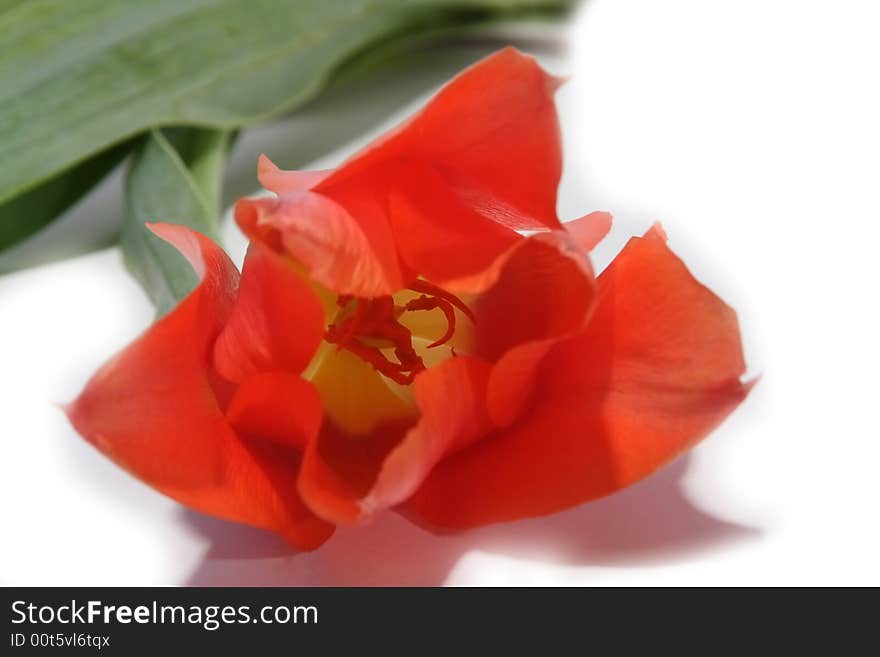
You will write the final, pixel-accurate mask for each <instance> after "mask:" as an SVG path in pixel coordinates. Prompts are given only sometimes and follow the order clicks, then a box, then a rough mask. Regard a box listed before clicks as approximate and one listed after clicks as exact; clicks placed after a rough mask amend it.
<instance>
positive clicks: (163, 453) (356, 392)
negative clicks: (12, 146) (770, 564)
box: [69, 49, 748, 549]
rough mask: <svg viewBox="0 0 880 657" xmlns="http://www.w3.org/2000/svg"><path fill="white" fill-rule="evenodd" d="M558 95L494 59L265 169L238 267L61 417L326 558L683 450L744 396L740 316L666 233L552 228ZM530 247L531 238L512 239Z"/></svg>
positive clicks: (191, 243)
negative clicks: (409, 111)
mask: <svg viewBox="0 0 880 657" xmlns="http://www.w3.org/2000/svg"><path fill="white" fill-rule="evenodd" d="M557 85H558V81H557V80H556V79H554V78H552V77H550V76H548V75H547V74H545V73H544V72H543V71H542V70H541V69H540V68H539V67H538V65H537V64H536V63H535V62H534V61H533V60H532V59H531V58H528V57H526V56H523V55H522V54H520V53H518V52H517V51H515V50H513V49H505V50H503V51H501V52H499V53H497V54H495V55H493V56H491V57H489V58H488V59H486V60H484V61H482V62H480V63H478V64H476V65H475V66H473V67H471V68H469V69H468V70H466V71H465V72H463V73H462V74H461V75H459V76H458V77H457V78H455V79H454V80H453V81H452V82H451V83H450V84H449V85H447V86H446V87H445V88H444V89H443V90H442V91H441V92H440V93H439V94H438V95H437V96H436V97H435V98H434V99H433V100H432V101H431V102H430V103H429V104H428V105H427V106H426V107H425V108H424V109H423V110H422V111H421V112H419V113H418V114H417V115H415V116H414V117H413V118H411V119H410V120H409V121H407V122H406V123H404V124H403V125H402V126H400V127H399V128H397V129H396V130H394V131H392V132H391V133H390V134H388V135H386V136H385V137H383V138H381V139H379V140H378V141H376V142H375V143H373V144H372V145H370V146H369V147H368V148H366V149H365V150H364V151H362V152H361V153H359V154H357V155H355V156H354V157H352V158H351V159H350V160H348V161H347V162H345V163H344V164H342V166H340V167H339V168H338V169H335V170H333V171H326V172H288V171H281V170H279V169H278V168H276V167H275V166H274V165H273V164H272V163H271V162H270V161H269V160H268V159H266V158H262V159H261V161H260V166H259V174H260V180H261V181H262V183H263V185H264V186H265V187H267V188H269V189H270V190H272V191H274V192H276V194H277V197H275V198H260V199H244V200H241V201H239V202H238V204H237V206H236V213H235V214H236V220H237V222H238V224H239V226H240V227H241V228H242V229H243V230H244V232H245V233H246V234H247V235H248V237H249V238H250V240H251V244H250V248H249V251H248V255H247V258H246V260H245V264H244V268H243V271H242V273H241V277H240V280H239V274H238V272H237V271H236V269H235V268H234V267H233V265H232V264H231V262H230V261H229V259H228V258H227V256H226V255H225V254H224V253H223V252H222V251H221V250H220V249H219V248H218V247H217V246H216V245H215V244H213V243H212V242H211V241H210V240H208V239H207V238H205V237H204V236H202V235H199V234H197V233H194V232H192V231H190V230H188V229H186V228H183V227H180V226H173V225H167V224H157V225H154V226H152V230H153V231H154V232H155V233H156V234H157V235H159V236H160V237H162V238H164V239H165V240H167V241H168V242H170V243H172V244H173V245H174V246H176V247H177V248H178V250H180V252H181V253H182V254H183V255H184V256H186V257H187V258H188V259H189V261H190V263H191V264H192V265H193V267H194V268H195V270H196V271H197V273H198V274H199V276H200V278H201V283H200V285H199V286H198V288H197V289H196V290H195V291H194V292H192V293H191V294H190V296H188V297H187V298H186V299H184V300H183V301H182V302H181V303H180V304H179V305H178V306H177V308H176V309H175V310H174V311H173V312H171V313H170V314H169V315H167V316H166V317H164V318H162V319H161V320H159V321H158V322H157V323H156V324H155V325H154V326H152V327H151V328H150V329H149V330H148V331H147V332H146V333H145V334H144V335H143V336H141V337H140V338H139V339H138V340H136V341H135V342H134V343H133V344H131V345H130V346H129V347H127V348H126V349H125V350H124V351H123V352H122V353H121V354H119V355H117V356H116V357H115V358H114V359H112V360H111V361H110V362H109V363H108V364H107V365H105V366H104V368H103V369H101V370H100V371H99V372H98V373H97V374H96V375H95V377H94V378H93V379H92V380H91V381H90V382H89V384H88V385H87V386H86V389H85V390H84V391H83V393H82V395H81V396H80V397H79V398H78V399H77V400H76V401H75V402H74V403H73V404H71V406H70V408H69V415H70V418H71V420H72V422H73V424H74V426H75V427H76V429H77V430H78V431H79V432H80V433H81V434H82V435H83V436H84V437H85V438H86V439H87V440H88V441H89V442H91V443H92V444H94V445H95V446H96V447H97V448H98V449H100V450H101V451H103V452H104V453H105V454H106V455H107V456H109V457H110V458H112V459H113V460H114V461H116V462H117V463H118V464H119V465H121V466H122V467H124V468H126V469H127V470H128V471H129V472H131V473H132V474H134V475H135V476H137V477H139V478H140V479H142V480H143V481H145V482H147V483H148V484H150V485H151V486H153V487H155V488H156V489H158V490H160V491H161V492H163V493H165V494H166V495H169V496H171V497H173V498H175V499H177V500H179V501H180V502H182V503H183V504H186V505H187V506H190V507H192V508H194V509H197V510H199V511H202V512H205V513H209V514H212V515H216V516H219V517H222V518H227V519H230V520H235V521H239V522H244V523H248V524H251V525H255V526H258V527H263V528H267V529H271V530H274V531H277V532H279V533H280V534H282V535H283V536H284V537H285V538H287V539H288V540H289V541H290V542H291V543H292V544H293V545H295V546H296V547H298V548H301V549H312V548H315V547H317V546H318V545H320V544H321V543H322V542H324V541H325V540H326V539H327V538H328V537H329V536H330V534H331V533H332V532H333V529H334V527H335V525H337V524H343V523H352V522H356V521H358V520H361V519H363V518H366V517H368V516H370V515H371V514H373V513H376V512H377V511H380V510H382V509H385V508H396V509H397V510H399V511H401V512H402V513H404V514H405V515H406V516H407V517H408V518H411V519H412V520H413V521H415V522H417V523H419V524H421V525H423V526H426V527H430V528H435V529H439V530H448V529H459V528H466V527H472V526H476V525H483V524H487V523H492V522H497V521H506V520H514V519H517V518H524V517H529V516H535V515H541V514H547V513H552V512H555V511H559V510H561V509H565V508H568V507H571V506H574V505H577V504H580V503H582V502H585V501H588V500H592V499H595V498H598V497H601V496H604V495H608V494H609V493H613V492H614V491H616V490H619V489H621V488H623V487H625V486H628V485H630V484H632V483H634V482H636V481H638V480H639V479H641V478H643V477H645V476H647V475H649V474H650V473H651V472H653V471H654V470H656V469H657V468H659V467H660V466H662V465H663V464H665V463H668V462H669V461H671V460H672V459H674V458H675V457H676V456H677V455H679V454H681V453H682V452H683V451H685V450H687V449H689V448H690V447H691V446H693V445H694V444H695V443H696V442H697V441H698V440H699V439H701V438H702V437H704V436H705V435H706V434H707V433H708V432H709V431H710V430H711V429H712V428H713V427H714V426H715V425H717V424H718V423H719V422H720V421H721V420H722V419H723V418H724V417H725V416H726V415H727V414H728V413H729V412H730V411H731V410H733V409H734V408H735V407H736V406H737V404H739V402H740V401H742V399H743V398H744V397H745V395H746V394H747V391H748V386H747V385H744V384H743V383H741V381H740V379H741V376H742V375H743V372H744V364H743V357H742V351H741V346H740V337H739V332H738V328H737V321H736V316H735V314H734V312H733V311H732V310H731V309H730V308H729V307H728V306H726V305H725V304H724V303H723V302H722V301H721V300H720V299H718V298H717V297H716V296H715V295H714V294H712V292H711V291H709V290H708V289H707V288H705V287H704V286H702V285H701V284H700V283H699V282H697V281H696V280H695V279H694V278H693V277H692V276H691V274H690V273H689V272H688V271H687V269H686V268H685V266H684V265H683V264H682V262H681V261H680V260H679V259H678V258H677V257H676V256H675V255H673V254H672V253H671V252H670V251H669V249H668V248H667V246H666V239H665V235H664V234H663V232H662V231H661V230H660V229H659V227H655V228H652V229H651V230H650V231H648V233H647V234H646V235H645V236H643V237H639V238H633V239H632V240H631V241H630V242H629V244H627V246H626V247H625V248H624V249H623V251H622V252H621V253H620V255H618V257H617V258H616V259H615V260H614V262H613V263H612V264H611V265H610V266H609V267H608V269H607V270H605V271H604V272H603V273H602V274H601V275H600V276H599V277H598V278H594V276H593V272H592V269H591V267H590V264H589V260H588V257H587V253H588V251H589V250H590V249H591V248H592V247H593V246H594V245H595V244H596V243H597V242H598V241H599V240H600V239H601V238H602V237H603V236H604V235H605V233H606V232H607V230H608V228H609V227H610V217H609V215H607V214H605V213H594V214H590V215H587V216H586V217H584V218H582V219H580V220H578V221H576V222H572V223H567V224H564V225H563V224H561V223H560V222H559V220H558V218H557V216H556V212H555V205H556V188H557V185H558V182H559V177H560V162H561V160H560V142H559V134H558V125H557V119H556V113H555V108H554V104H553V92H554V90H555V88H556V86H557ZM524 231H528V232H530V233H532V234H531V236H529V237H525V236H523V234H522V232H524Z"/></svg>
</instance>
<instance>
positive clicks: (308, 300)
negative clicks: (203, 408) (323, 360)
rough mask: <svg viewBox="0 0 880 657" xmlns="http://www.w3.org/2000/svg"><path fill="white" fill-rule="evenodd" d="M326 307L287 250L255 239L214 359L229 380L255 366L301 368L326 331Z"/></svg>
mask: <svg viewBox="0 0 880 657" xmlns="http://www.w3.org/2000/svg"><path fill="white" fill-rule="evenodd" d="M325 324H326V319H325V317H324V307H323V305H322V304H321V302H320V300H319V299H318V297H317V296H315V294H314V292H312V289H311V287H310V286H309V284H308V282H307V281H306V280H305V279H304V278H303V277H302V276H301V275H300V274H299V273H298V272H297V271H296V269H295V268H294V265H293V263H292V262H291V261H290V260H289V259H288V258H286V257H285V256H283V255H280V254H278V253H275V252H273V251H271V250H270V249H268V248H266V247H265V246H264V245H262V244H261V243H260V242H252V243H251V246H250V248H249V249H248V253H247V257H246V258H245V262H244V268H243V271H242V276H241V287H240V291H239V294H238V298H237V299H236V301H235V305H234V306H233V309H232V313H231V315H230V317H229V321H228V322H227V324H226V326H225V327H224V329H223V331H222V332H221V333H220V336H219V337H218V339H217V342H216V344H215V345H214V364H215V366H216V368H217V370H218V371H219V372H220V374H222V375H223V376H224V377H226V378H227V379H229V380H230V381H236V382H238V381H241V380H242V379H243V378H245V377H246V376H248V375H250V374H253V373H255V372H263V371H267V370H284V371H286V372H292V373H299V372H301V371H302V370H303V368H305V366H306V365H307V364H308V363H309V361H310V360H311V359H312V356H313V355H314V353H315V349H317V347H318V345H319V344H320V342H321V339H322V337H323V335H324V326H325Z"/></svg>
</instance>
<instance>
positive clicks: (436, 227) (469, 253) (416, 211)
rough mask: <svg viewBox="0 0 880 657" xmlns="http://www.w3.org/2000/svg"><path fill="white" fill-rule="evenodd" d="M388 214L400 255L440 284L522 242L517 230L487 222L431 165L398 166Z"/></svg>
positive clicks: (469, 272) (477, 268)
mask: <svg viewBox="0 0 880 657" xmlns="http://www.w3.org/2000/svg"><path fill="white" fill-rule="evenodd" d="M388 212H389V216H390V219H391V225H392V228H393V230H394V236H395V240H396V243H397V248H398V250H399V252H400V257H401V259H402V260H403V261H404V262H405V263H406V264H407V265H408V266H409V268H410V269H412V270H413V271H417V272H418V273H419V274H420V275H422V276H424V277H425V278H427V279H429V280H431V281H432V282H434V283H436V284H438V285H440V286H444V285H445V284H446V283H447V282H449V281H454V280H456V279H460V278H462V277H468V276H472V275H473V274H474V272H482V271H484V270H486V269H488V268H491V267H492V265H493V263H494V262H495V260H496V259H497V258H498V257H499V256H501V255H502V254H503V253H505V252H506V251H507V250H508V249H510V248H511V247H512V246H513V245H514V244H516V243H518V242H519V241H521V240H522V237H521V236H520V235H519V233H517V232H516V231H514V230H512V229H510V228H507V227H506V226H503V225H502V224H500V223H496V222H494V221H486V219H485V218H484V217H482V216H481V215H479V214H478V213H477V212H476V211H475V210H474V209H473V208H471V207H470V206H469V205H468V204H467V203H465V202H464V201H463V200H462V199H461V198H460V197H459V196H458V195H457V194H455V193H454V192H453V191H452V190H451V188H450V186H449V183H448V182H447V181H446V180H444V179H443V177H442V176H441V175H440V173H438V171H437V170H436V169H435V168H433V167H431V166H429V165H424V164H418V163H412V164H409V165H408V166H406V167H401V171H400V173H399V174H398V175H397V176H396V177H395V180H394V182H393V183H392V185H391V190H390V192H389V197H388Z"/></svg>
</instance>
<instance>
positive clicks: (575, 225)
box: [564, 212, 611, 251]
mask: <svg viewBox="0 0 880 657" xmlns="http://www.w3.org/2000/svg"><path fill="white" fill-rule="evenodd" d="M564 226H565V229H566V230H567V231H568V234H569V235H571V237H572V239H573V240H574V241H575V242H576V243H577V244H578V245H579V246H580V247H581V248H582V249H583V250H584V251H592V250H593V249H594V248H596V245H597V244H599V242H601V241H602V240H603V239H604V238H605V236H606V235H607V234H608V231H609V230H611V215H610V214H609V213H607V212H591V213H590V214H588V215H586V216H583V217H581V218H580V219H575V220H574V221H567V222H566V223H565V224H564Z"/></svg>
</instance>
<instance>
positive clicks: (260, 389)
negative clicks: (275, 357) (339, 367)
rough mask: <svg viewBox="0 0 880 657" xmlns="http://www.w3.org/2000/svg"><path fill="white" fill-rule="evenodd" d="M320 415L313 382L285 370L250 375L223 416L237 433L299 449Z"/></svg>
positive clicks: (311, 435) (314, 432) (318, 424)
mask: <svg viewBox="0 0 880 657" xmlns="http://www.w3.org/2000/svg"><path fill="white" fill-rule="evenodd" d="M321 416H322V409H321V399H320V397H319V396H318V392H317V390H315V388H314V386H312V385H311V384H310V383H307V382H306V381H304V380H303V379H301V378H300V377H298V376H296V375H295V374H288V373H287V372H262V373H260V374H254V375H253V376H249V377H248V378H246V379H245V380H244V381H242V383H241V385H239V386H238V388H237V390H236V392H235V395H234V396H233V398H232V400H231V402H230V403H229V407H228V408H227V409H226V418H227V419H228V420H229V422H230V424H232V427H233V428H234V429H235V430H236V432H238V434H239V435H241V436H247V437H248V438H251V439H254V440H267V441H270V442H275V443H278V444H279V445H288V446H290V447H294V448H296V449H297V450H299V451H302V450H303V449H305V446H306V444H307V443H308V442H309V441H310V440H312V438H314V437H315V436H317V435H318V430H319V429H320V427H321Z"/></svg>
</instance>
